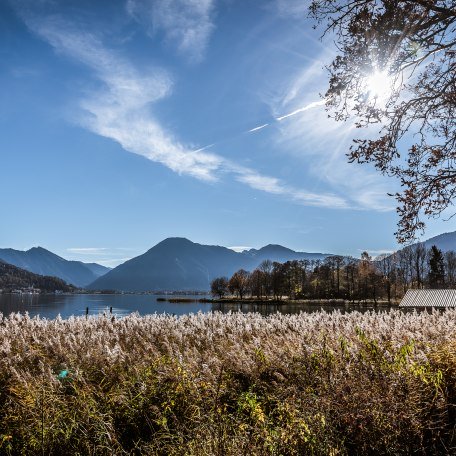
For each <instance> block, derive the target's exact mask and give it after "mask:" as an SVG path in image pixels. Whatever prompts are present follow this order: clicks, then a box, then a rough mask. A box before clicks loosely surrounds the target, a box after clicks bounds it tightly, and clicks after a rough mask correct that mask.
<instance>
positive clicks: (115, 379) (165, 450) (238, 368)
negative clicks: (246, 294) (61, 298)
mask: <svg viewBox="0 0 456 456" xmlns="http://www.w3.org/2000/svg"><path fill="white" fill-rule="evenodd" d="M455 330H456V311H455V310H447V311H444V312H437V311H435V312H431V313H401V312H399V311H397V310H395V311H389V312H382V313H373V312H372V313H369V312H368V313H364V314H361V313H359V312H353V313H348V314H342V313H339V312H333V313H325V312H317V313H312V314H300V315H279V314H277V315H273V316H269V317H267V318H265V317H261V316H259V315H258V314H241V313H235V314H221V313H213V314H197V315H186V316H181V317H173V316H165V315H151V316H145V317H140V316H138V315H132V316H128V317H125V318H122V319H116V318H110V317H104V316H100V317H89V318H88V319H84V318H70V319H69V320H62V319H59V318H58V319H55V320H44V319H39V318H33V319H31V318H29V317H28V316H22V315H19V314H12V315H10V316H9V317H3V318H0V453H1V454H7V455H8V454H11V455H19V454H56V455H61V454H74V455H76V454H80V455H92V454H93V455H94V454H97V455H104V454H106V455H127V454H128V455H130V454H138V455H139V454H141V455H142V454H144V455H208V456H209V455H220V456H221V455H303V454H314V455H320V454H321V455H354V454H363V455H364V454H394V455H398V454H452V453H453V454H454V453H455V451H456V450H455V445H456V443H455V415H456V408H455V404H456V338H455V334H456V331H455Z"/></svg>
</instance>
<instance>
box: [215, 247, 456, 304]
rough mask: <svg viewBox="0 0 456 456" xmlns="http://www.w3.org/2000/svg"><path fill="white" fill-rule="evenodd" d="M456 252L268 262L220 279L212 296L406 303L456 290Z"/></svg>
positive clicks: (410, 250)
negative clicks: (412, 293)
mask: <svg viewBox="0 0 456 456" xmlns="http://www.w3.org/2000/svg"><path fill="white" fill-rule="evenodd" d="M455 287H456V252H454V251H447V252H445V253H443V252H442V251H441V250H440V249H438V248H437V247H436V246H432V247H431V248H430V249H428V248H426V246H425V245H424V244H423V243H419V244H414V245H412V246H409V247H406V248H404V249H401V250H399V251H398V252H395V253H392V254H383V255H380V256H378V257H376V258H375V259H373V258H372V257H371V256H370V255H369V254H368V253H367V252H363V253H362V254H361V258H360V259H356V258H353V257H344V256H340V255H332V256H328V257H327V258H326V259H324V260H294V261H287V262H286V263H279V262H272V261H270V260H265V261H263V262H262V263H261V264H260V265H259V266H258V268H256V269H255V270H254V271H252V272H249V271H246V270H244V269H240V270H239V271H236V272H235V273H234V274H233V275H232V276H231V277H230V278H228V277H217V278H215V279H214V280H213V281H212V282H211V293H212V295H213V296H217V297H218V298H220V299H222V298H224V297H227V296H231V297H235V298H238V299H244V298H246V297H250V298H256V299H274V300H281V299H283V298H285V297H286V298H289V299H344V300H348V301H374V302H377V301H379V300H385V301H388V302H392V301H396V300H398V299H401V298H402V297H403V295H404V294H405V292H406V291H407V290H408V289H409V288H455Z"/></svg>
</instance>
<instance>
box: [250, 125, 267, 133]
mask: <svg viewBox="0 0 456 456" xmlns="http://www.w3.org/2000/svg"><path fill="white" fill-rule="evenodd" d="M268 125H269V124H268V123H265V124H263V125H260V126H259V127H255V128H252V129H251V130H249V131H248V132H247V133H252V132H254V131H258V130H261V129H262V128H264V127H267V126H268Z"/></svg>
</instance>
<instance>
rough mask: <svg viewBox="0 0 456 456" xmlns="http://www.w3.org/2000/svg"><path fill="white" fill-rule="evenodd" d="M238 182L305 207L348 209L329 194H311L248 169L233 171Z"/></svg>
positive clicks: (340, 198)
mask: <svg viewBox="0 0 456 456" xmlns="http://www.w3.org/2000/svg"><path fill="white" fill-rule="evenodd" d="M233 172H234V173H235V174H237V176H236V179H237V180H238V181H239V182H242V183H244V184H247V185H248V186H249V187H251V188H254V189H256V190H261V191H263V192H267V193H271V194H274V195H281V196H284V197H287V198H288V199H291V200H293V201H295V202H296V203H299V204H302V205H305V206H319V207H328V208H334V209H350V208H351V207H350V205H349V204H348V202H347V201H346V200H345V199H344V198H342V197H339V196H337V195H333V194H330V193H312V192H308V191H305V190H302V189H298V188H295V187H293V186H289V185H287V184H285V183H283V182H282V181H281V180H280V179H277V178H276V177H270V176H264V175H262V174H259V173H257V172H255V171H254V170H252V169H249V168H242V167H237V168H235V169H234V170H233Z"/></svg>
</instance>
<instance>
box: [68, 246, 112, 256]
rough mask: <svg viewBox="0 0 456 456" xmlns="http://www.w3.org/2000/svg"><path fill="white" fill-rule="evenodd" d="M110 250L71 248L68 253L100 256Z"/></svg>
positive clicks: (101, 248) (102, 248)
mask: <svg viewBox="0 0 456 456" xmlns="http://www.w3.org/2000/svg"><path fill="white" fill-rule="evenodd" d="M107 250H108V249H107V248H105V247H71V248H68V249H67V251H68V252H70V253H76V254H83V255H99V254H100V253H104V252H106V251H107Z"/></svg>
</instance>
